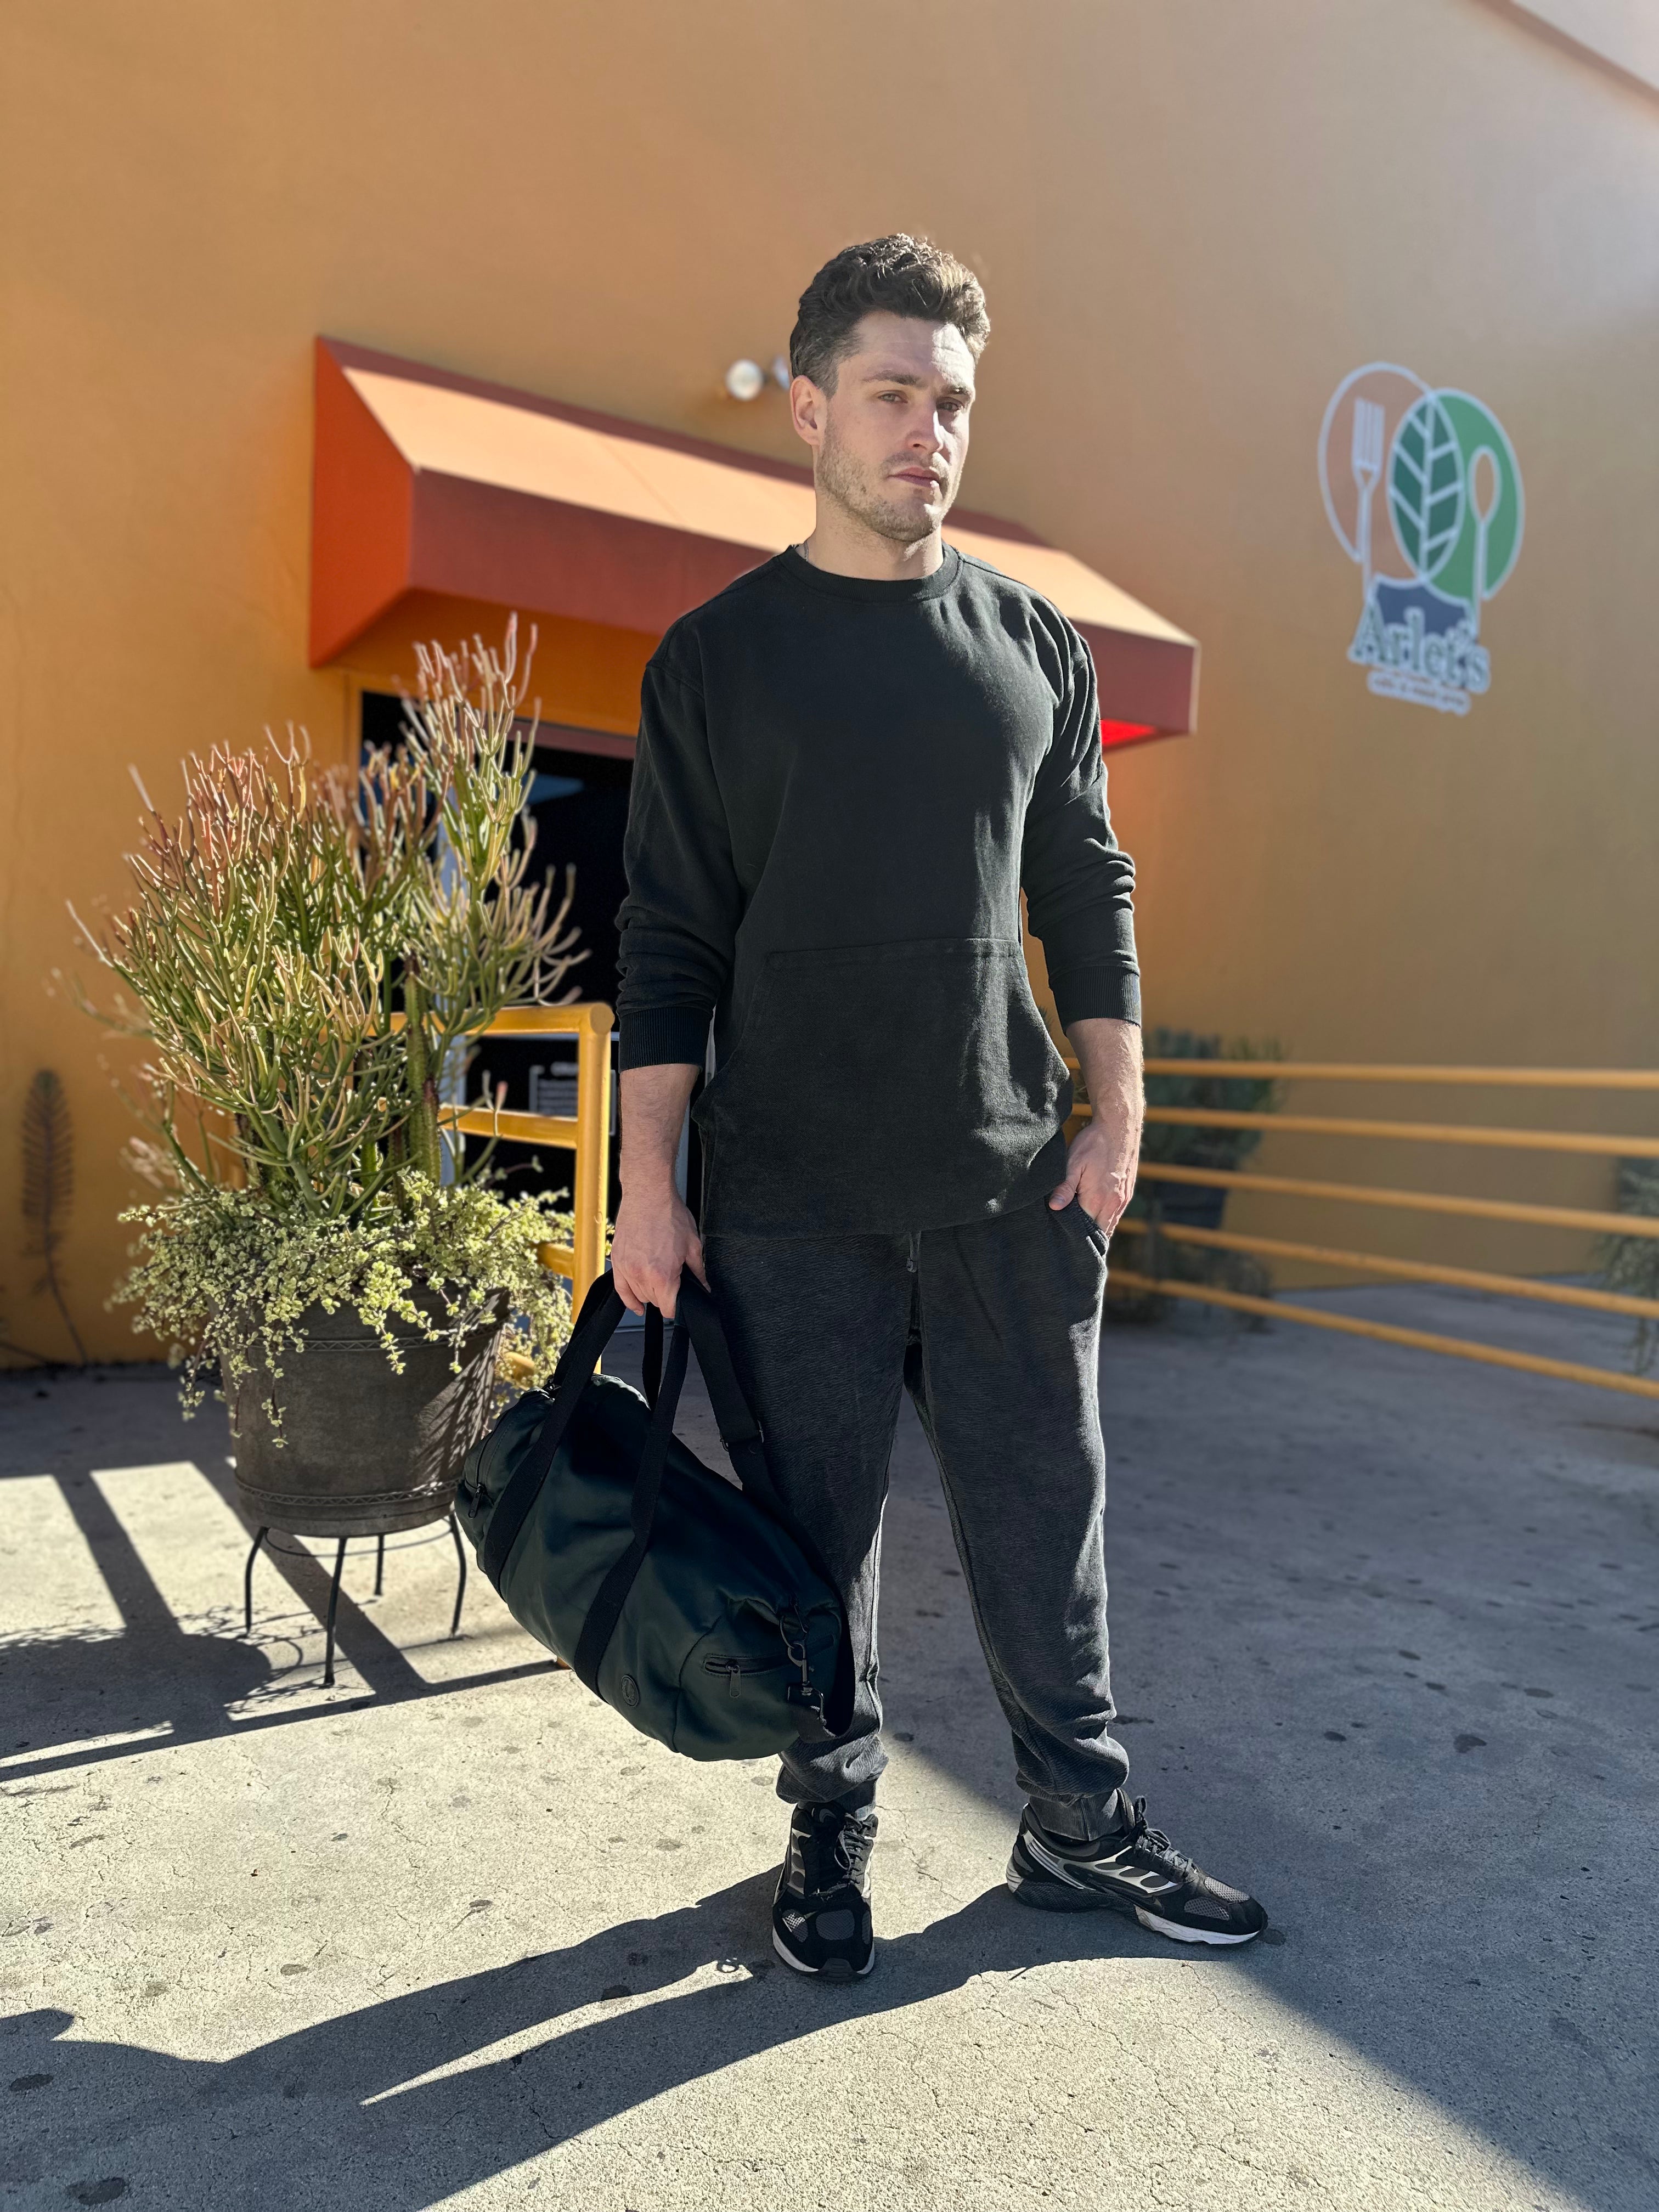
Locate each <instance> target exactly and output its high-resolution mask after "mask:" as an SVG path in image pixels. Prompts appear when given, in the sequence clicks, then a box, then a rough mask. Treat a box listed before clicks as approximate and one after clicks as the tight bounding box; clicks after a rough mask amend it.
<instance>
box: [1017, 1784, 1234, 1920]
mask: <svg viewBox="0 0 1659 2212" xmlns="http://www.w3.org/2000/svg"><path fill="white" fill-rule="evenodd" d="M1117 1802H1118V1819H1119V1823H1120V1825H1119V1826H1117V1827H1116V1828H1115V1830H1114V1831H1113V1832H1112V1833H1111V1834H1110V1835H1109V1836H1101V1837H1098V1838H1097V1839H1096V1840H1095V1841H1094V1842H1093V1843H1090V1844H1079V1843H1073V1842H1069V1841H1067V1840H1066V1838H1064V1837H1063V1836H1051V1835H1050V1834H1049V1833H1048V1830H1047V1829H1046V1828H1044V1827H1043V1826H1041V1825H1040V1823H1039V1822H1038V1821H1037V1820H1036V1816H1035V1815H1034V1814H1033V1813H1032V1811H1031V1808H1030V1806H1029V1805H1028V1806H1027V1807H1026V1808H1025V1814H1024V1819H1023V1820H1021V1821H1020V1824H1019V1833H1018V1836H1016V1837H1015V1838H1014V1848H1013V1853H1012V1857H1010V1859H1009V1861H1008V1887H1009V1888H1010V1889H1011V1890H1012V1892H1013V1893H1014V1895H1015V1896H1016V1897H1017V1898H1018V1900H1019V1902H1020V1903H1021V1904H1022V1905H1036V1906H1037V1907H1038V1908H1039V1909H1040V1910H1041V1911H1044V1912H1095V1911H1100V1910H1101V1909H1102V1908H1105V1909H1107V1910H1109V1911H1113V1912H1132V1913H1133V1915H1134V1917H1135V1918H1136V1919H1137V1920H1138V1921H1139V1923H1140V1924H1141V1926H1142V1927H1143V1928H1150V1929H1152V1933H1153V1934H1154V1935H1155V1936H1173V1937H1174V1938H1175V1940H1176V1942H1177V1943H1248V1942H1249V1941H1250V1939H1251V1938H1252V1937H1253V1936H1259V1935H1260V1934H1261V1931H1262V1929H1264V1928H1265V1927H1266V1926H1267V1914H1266V1913H1265V1912H1264V1911H1262V1909H1261V1906H1260V1905H1258V1904H1257V1903H1256V1901H1255V1899H1254V1898H1253V1897H1247V1896H1246V1895H1245V1894H1244V1893H1243V1890H1242V1889H1229V1888H1228V1887H1227V1886H1226V1884H1225V1882H1219V1881H1216V1880H1215V1879H1214V1878H1213V1877H1212V1875H1207V1874H1206V1873H1205V1872H1204V1871H1203V1869H1201V1868H1200V1867H1195V1866H1194V1864H1193V1863H1192V1861H1191V1860H1190V1859H1189V1858H1186V1857H1183V1856H1182V1853H1181V1852H1179V1851H1178V1850H1176V1849H1175V1848H1174V1846H1173V1845H1172V1844H1171V1843H1170V1838H1168V1837H1167V1836H1166V1835H1165V1834H1164V1832H1163V1830H1162V1829H1160V1828H1149V1827H1148V1826H1147V1825H1146V1799H1145V1798H1144V1797H1137V1798H1136V1799H1135V1800H1134V1802H1133V1804H1131V1802H1129V1796H1128V1793H1127V1790H1119V1791H1118V1794H1117Z"/></svg>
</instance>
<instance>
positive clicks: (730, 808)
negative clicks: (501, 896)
mask: <svg viewBox="0 0 1659 2212" xmlns="http://www.w3.org/2000/svg"><path fill="white" fill-rule="evenodd" d="M626 860H627V868H628V884H629V890H628V896H627V898H626V900H625V901H624V902H623V908H622V911H621V913H620V915H618V917H617V921H618V927H620V929H621V932H622V959H621V966H622V988H621V991H620V994H619V1001H618V1003H619V1012H620V1015H621V1024H622V1064H623V1067H624V1069H626V1068H630V1067H649V1066H659V1065H661V1064H664V1063H666V1062H674V1061H679V1062H686V1061H690V1062H691V1063H693V1064H695V1065H696V1066H702V1061H703V1055H704V1047H705V1042H706V1039H707V1036H708V1024H709V1020H710V1018H711V1016H712V1017H713V1018H714V1043H715V1052H716V1059H717V1072H716V1073H715V1075H714V1080H713V1082H712V1083H711V1084H710V1085H708V1089H707V1090H706V1091H704V1092H703V1094H702V1097H701V1098H700V1099H699V1101H698V1103H697V1106H696V1119H697V1122H698V1126H699V1127H700V1129H701V1131H702V1135H703V1139H704V1142H705V1146H706V1148H707V1149H706V1162H707V1164H706V1170H705V1179H704V1186H703V1228H704V1231H705V1232H707V1233H710V1234H725V1235H740V1236H758V1237H789V1236H808V1235H819V1236H823V1235H843V1234H844V1235H851V1234H858V1233H872V1234H873V1233H877V1232H881V1233H887V1234H893V1233H907V1232H908V1231H913V1230H920V1229H934V1228H944V1227H947V1226H950V1225H956V1224H962V1223H966V1222H969V1221H974V1220H977V1219H981V1218H984V1217H985V1216H987V1215H990V1214H995V1213H1001V1212H1008V1211H1010V1210H1011V1209H1012V1207H1014V1206H1021V1205H1025V1204H1030V1203H1031V1202H1033V1201H1035V1200H1036V1199H1038V1198H1040V1197H1042V1196H1045V1195H1046V1194H1048V1191H1049V1190H1051V1189H1052V1188H1054V1184H1055V1183H1057V1182H1060V1179H1061V1177H1062V1176H1063V1174H1064V1172H1065V1161H1066V1147H1065V1140H1064V1138H1063V1135H1062V1133H1061V1125H1062V1124H1063V1122H1064V1121H1065V1119H1066V1115H1067V1113H1068V1112H1069V1110H1070V1107H1071V1098H1072V1087H1071V1082H1070V1079H1069V1077H1068V1075H1067V1073H1066V1065H1065V1062H1064V1061H1063V1060H1061V1058H1060V1054H1058V1052H1056V1051H1055V1049H1054V1045H1053V1043H1052V1042H1050V1039H1049V1036H1048V1030H1047V1029H1046V1028H1045V1026H1044V1024H1043V1021H1042V1016H1041V1015H1040V1014H1039V1013H1038V1012H1037V1009H1036V1002H1035V1001H1034V1000H1033V999H1032V996H1031V991H1030V984H1029V982H1028V981H1027V979H1026V973H1025V962H1024V956H1023V953H1022V950H1021V939H1020V915H1019V893H1020V890H1021V887H1022V886H1023V887H1024V891H1025V894H1026V899H1027V902H1028V908H1029V912H1030V925H1031V928H1032V931H1033V933H1035V934H1036V936H1037V937H1038V938H1040V939H1042V946H1043V951H1044V952H1045V954H1046V955H1047V957H1048V976H1049V981H1050V983H1051V985H1052V987H1053V989H1054V1000H1055V1003H1056V1005H1057V1006H1058V1007H1059V1010H1060V1020H1061V1022H1062V1024H1067V1025H1069V1024H1071V1023H1073V1022H1075V1021H1078V1020H1079V1019H1082V1018H1086V1017H1088V1016H1091V1015H1107V1016H1111V1017H1114V1018H1117V1019H1119V1020H1127V1021H1135V1020H1138V1019H1139V975H1138V971H1137V969H1136V965H1135V952H1134V927H1133V915H1132V912H1131V908H1132V898H1131V893H1132V890H1133V882H1134V869H1133V863H1132V862H1131V861H1130V860H1129V857H1128V855H1127V854H1126V853H1123V852H1121V850H1120V849H1119V848H1118V845H1117V842H1116V840H1115V838H1114V836H1113V835H1112V829H1111V822H1110V818H1109V816H1108V813H1107V811H1106V779H1105V774H1104V770H1103V763H1102V760H1101V750H1100V709H1099V706H1098V703H1097V697H1096V692H1095V675H1094V666H1093V664H1092V663H1091V660H1090V658H1089V653H1088V648H1087V647H1086V646H1085V644H1084V642H1083V641H1082V639H1081V638H1080V637H1079V635H1078V634H1077V632H1076V631H1075V630H1074V629H1073V628H1072V625H1071V624H1070V623H1068V622H1067V621H1066V618H1065V617H1064V616H1063V615H1061V614H1060V613H1058V612H1057V611H1056V610H1055V609H1054V607H1052V606H1050V605H1049V604H1048V601H1047V600H1046V599H1042V598H1040V597H1039V596H1038V594H1037V593H1036V592H1033V591H1030V590H1029V589H1028V588H1027V587H1026V586H1024V584H1018V583H1015V582H1014V581H1013V580H1012V579H1011V578H1009V577H1007V576H1004V575H1001V574H999V573H998V571H997V570H996V569H994V568H990V567H988V566H987V564H986V563H985V562H981V561H975V560H971V559H969V558H968V557H967V556H965V555H963V554H960V553H957V552H956V551H954V550H951V549H950V548H948V547H947V549H946V550H945V560H944V563H943V565H942V567H940V568H939V569H937V570H936V571H935V573H934V574H933V575H931V576H928V577H925V578H923V579H922V580H921V581H919V582H905V583H876V582H868V581H866V580H864V579H862V578H860V577H854V576H840V575H832V574H828V573H826V572H825V571H824V570H823V569H821V568H813V567H811V564H810V563H809V562H805V561H804V560H803V559H802V558H801V556H799V554H798V553H795V552H793V551H790V552H787V553H781V554H779V555H778V556H777V557H776V558H775V560H772V561H769V562H766V564H765V565H764V567H763V568H756V569H752V570H751V571H750V573H749V574H747V575H745V576H742V577H740V578H739V579H738V581H737V582H736V583H735V584H732V585H731V586H728V588H727V589H726V590H725V591H724V592H720V594H719V595H718V597H716V598H714V599H711V600H709V601H708V604H707V605H704V606H701V607H698V608H696V609H695V610H694V611H692V612H691V613H690V614H688V615H685V616H683V617H681V619H680V620H679V621H678V622H677V623H675V624H674V625H673V627H672V629H670V630H669V632H668V633H667V635H666V636H665V638H664V639H663V641H662V643H661V644H660V645H659V647H658V648H657V651H656V652H655V653H654V654H653V656H652V659H651V663H650V665H649V666H648V667H647V670H646V672H645V681H644V684H643V687H642V691H641V718H640V739H639V750H638V754H637V757H636V758H635V768H634V786H633V795H632V799H631V801H630V804H629V819H628V839H627V846H626Z"/></svg>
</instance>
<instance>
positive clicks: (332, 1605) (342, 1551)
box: [242, 1512, 466, 1690]
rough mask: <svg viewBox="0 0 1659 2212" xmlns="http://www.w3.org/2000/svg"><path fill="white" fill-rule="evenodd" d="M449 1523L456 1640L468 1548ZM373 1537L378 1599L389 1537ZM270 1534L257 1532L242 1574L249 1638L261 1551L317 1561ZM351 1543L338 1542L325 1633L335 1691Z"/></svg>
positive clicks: (326, 1674) (450, 1518)
mask: <svg viewBox="0 0 1659 2212" xmlns="http://www.w3.org/2000/svg"><path fill="white" fill-rule="evenodd" d="M445 1521H446V1526H447V1528H448V1530H449V1534H450V1537H451V1539H452V1541H453V1543H454V1546H455V1566H456V1582H455V1610H454V1612H453V1614H452V1615H451V1617H450V1622H449V1632H450V1635H451V1636H452V1637H456V1636H459V1634H460V1632H461V1607H462V1605H463V1604H464V1603H465V1599H466V1547H465V1545H464V1544H463V1543H462V1541H461V1531H460V1527H459V1523H458V1522H457V1521H456V1518H455V1516H454V1514H453V1512H452V1513H450V1514H448V1515H447V1516H445ZM288 1533H289V1534H294V1533H295V1531H292V1530H290V1531H289V1532H288ZM369 1533H374V1595H375V1596H376V1597H379V1596H380V1593H381V1591H382V1589H384V1587H385V1583H386V1533H385V1531H384V1530H380V1531H378V1532H369V1531H367V1530H366V1531H365V1532H364V1534H369ZM269 1537H270V1523H269V1522H267V1523H265V1524H264V1526H263V1527H262V1528H258V1530H256V1531H255V1534H254V1538H253V1543H252V1548H251V1549H250V1551H249V1553H248V1555H247V1565H246V1567H245V1568H244V1569H243V1571H242V1633H243V1634H244V1635H245V1636H252V1633H253V1563H254V1561H255V1560H256V1559H258V1556H259V1550H260V1547H261V1546H262V1545H263V1546H264V1548H265V1550H266V1551H268V1552H281V1553H283V1554H284V1556H285V1557H287V1558H289V1559H315V1557H316V1554H315V1553H313V1552H307V1551H304V1550H301V1549H300V1548H299V1547H295V1546H290V1545H287V1544H273V1543H270V1542H268V1541H267V1539H268V1538H269ZM351 1541H352V1539H351V1537H350V1536H349V1535H345V1536H340V1537H337V1539H336V1541H335V1551H334V1573H333V1576H332V1577H331V1580H330V1583H329V1586H328V1616H327V1620H326V1621H325V1625H324V1643H323V1687H324V1688H325V1690H331V1689H332V1688H333V1687H334V1620H335V1615H336V1614H337V1612H338V1611H339V1606H340V1578H341V1577H342V1575H343V1573H344V1572H345V1562H346V1546H347V1545H348V1544H349V1543H350V1542H351ZM416 1541H418V1542H420V1543H422V1544H429V1543H432V1542H435V1541H436V1539H435V1536H422V1537H420V1538H418V1539H416ZM394 1548H395V1549H398V1550H402V1549H403V1548H404V1547H403V1546H401V1545H398V1546H396V1547H394Z"/></svg>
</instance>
